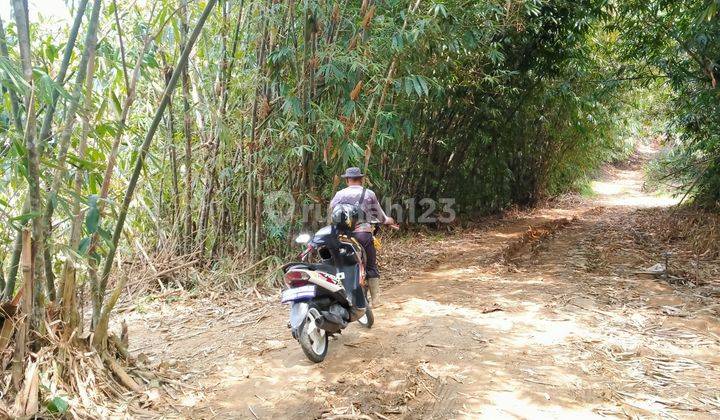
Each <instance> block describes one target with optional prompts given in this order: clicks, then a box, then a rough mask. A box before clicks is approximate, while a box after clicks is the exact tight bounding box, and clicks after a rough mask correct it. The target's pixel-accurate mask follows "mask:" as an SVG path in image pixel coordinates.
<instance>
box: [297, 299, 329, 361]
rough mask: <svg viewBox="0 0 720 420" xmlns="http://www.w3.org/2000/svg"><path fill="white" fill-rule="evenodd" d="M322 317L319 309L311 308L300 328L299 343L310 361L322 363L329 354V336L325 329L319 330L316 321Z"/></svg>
mask: <svg viewBox="0 0 720 420" xmlns="http://www.w3.org/2000/svg"><path fill="white" fill-rule="evenodd" d="M318 317H320V314H319V313H318V311H317V309H315V308H311V309H310V310H309V311H308V314H307V317H306V318H305V321H304V322H303V326H302V327H301V328H300V336H299V337H298V341H299V342H300V347H301V348H302V350H303V353H305V356H307V358H308V359H310V361H312V362H314V363H320V362H322V361H323V360H325V356H327V352H328V347H329V346H328V335H327V332H326V331H325V330H323V329H320V328H318V326H317V324H316V322H315V320H317V318H318Z"/></svg>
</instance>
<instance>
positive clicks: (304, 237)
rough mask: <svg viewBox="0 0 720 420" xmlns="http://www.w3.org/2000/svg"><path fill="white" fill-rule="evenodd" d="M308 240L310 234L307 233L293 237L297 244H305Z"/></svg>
mask: <svg viewBox="0 0 720 420" xmlns="http://www.w3.org/2000/svg"><path fill="white" fill-rule="evenodd" d="M309 241H310V235H308V234H307V233H301V234H300V235H298V237H297V238H295V242H297V243H299V244H306V243H308V242H309Z"/></svg>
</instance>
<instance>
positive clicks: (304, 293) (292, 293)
mask: <svg viewBox="0 0 720 420" xmlns="http://www.w3.org/2000/svg"><path fill="white" fill-rule="evenodd" d="M314 297H315V285H314V284H311V285H308V286H302V287H294V288H292V289H287V290H283V292H282V294H281V295H280V302H282V303H287V302H295V301H296V300H306V299H311V298H314Z"/></svg>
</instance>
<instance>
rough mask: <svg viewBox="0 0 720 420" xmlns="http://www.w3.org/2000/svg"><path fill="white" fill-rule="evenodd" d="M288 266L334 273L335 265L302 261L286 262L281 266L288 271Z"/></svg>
mask: <svg viewBox="0 0 720 420" xmlns="http://www.w3.org/2000/svg"><path fill="white" fill-rule="evenodd" d="M290 268H301V269H305V270H310V271H322V272H325V273H330V274H334V273H335V266H333V265H330V264H322V263H320V264H309V263H304V262H294V263H287V264H285V265H284V266H283V271H288V270H289V269H290Z"/></svg>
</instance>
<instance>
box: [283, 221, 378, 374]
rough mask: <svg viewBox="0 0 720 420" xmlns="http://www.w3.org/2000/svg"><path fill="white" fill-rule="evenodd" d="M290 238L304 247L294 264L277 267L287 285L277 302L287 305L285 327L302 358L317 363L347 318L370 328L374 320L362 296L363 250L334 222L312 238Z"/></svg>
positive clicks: (363, 276)
mask: <svg viewBox="0 0 720 420" xmlns="http://www.w3.org/2000/svg"><path fill="white" fill-rule="evenodd" d="M295 241H296V242H297V243H300V244H304V245H305V246H306V247H305V250H304V251H303V252H301V253H300V255H299V262H291V263H288V264H285V265H284V266H283V271H284V280H285V284H286V285H287V289H285V290H283V292H282V295H281V302H282V303H285V304H289V305H290V322H289V323H288V327H289V328H290V331H291V333H292V336H293V338H295V339H296V340H298V342H299V343H300V347H301V348H302V350H303V352H304V353H305V355H306V356H307V358H308V359H310V360H311V361H313V362H315V363H320V362H322V361H323V360H324V359H325V356H326V355H327V352H328V341H329V337H331V336H333V335H335V334H339V333H340V332H341V331H342V330H343V329H345V328H346V327H347V326H348V325H349V324H350V323H351V322H355V321H357V322H358V323H359V324H360V325H362V326H364V327H366V328H371V327H372V325H373V323H374V321H375V318H374V316H373V312H372V308H371V307H370V305H369V304H368V299H367V295H368V290H367V285H366V282H365V251H364V249H363V247H362V246H361V245H360V243H358V241H357V240H355V239H354V238H353V237H352V236H351V234H350V233H348V232H347V231H342V230H341V229H339V228H338V226H336V225H335V224H333V225H329V226H325V227H324V228H322V229H320V230H319V231H317V232H316V233H315V234H314V235H313V236H312V237H311V236H310V235H308V234H301V235H300V236H298V237H297V238H296V240H295ZM310 261H317V262H310Z"/></svg>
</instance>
